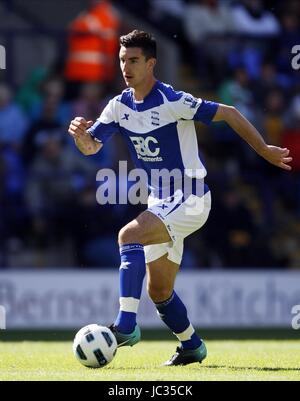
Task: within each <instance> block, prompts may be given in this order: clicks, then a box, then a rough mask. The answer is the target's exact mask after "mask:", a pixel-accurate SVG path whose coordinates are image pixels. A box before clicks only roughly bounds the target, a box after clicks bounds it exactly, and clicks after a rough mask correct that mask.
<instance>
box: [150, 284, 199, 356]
mask: <svg viewBox="0 0 300 401" xmlns="http://www.w3.org/2000/svg"><path fill="white" fill-rule="evenodd" d="M155 306H156V308H157V311H158V314H159V316H160V318H161V319H162V321H163V322H164V323H165V324H166V325H167V326H168V327H169V328H170V329H171V330H172V332H173V333H174V334H175V336H176V337H177V338H178V339H179V341H180V342H181V344H182V348H183V349H195V348H198V347H200V345H201V343H202V341H201V340H200V338H199V337H198V336H197V334H196V332H195V330H194V328H193V326H192V325H191V323H190V321H189V319H188V316H187V310H186V307H185V306H184V304H183V303H182V301H181V299H180V298H179V297H178V295H177V294H176V292H175V291H174V292H173V294H172V295H171V297H170V298H169V299H167V300H166V301H164V302H160V303H156V304H155Z"/></svg>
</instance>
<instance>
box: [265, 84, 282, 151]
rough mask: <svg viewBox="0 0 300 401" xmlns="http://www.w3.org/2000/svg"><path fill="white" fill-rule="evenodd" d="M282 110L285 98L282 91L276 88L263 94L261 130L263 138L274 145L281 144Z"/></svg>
mask: <svg viewBox="0 0 300 401" xmlns="http://www.w3.org/2000/svg"><path fill="white" fill-rule="evenodd" d="M284 110H285V100H284V95H283V93H282V91H280V90H276V89H274V90H272V91H269V92H268V93H267V94H266V95H265V107H264V113H263V132H264V133H265V139H266V140H267V141H272V143H274V145H275V146H281V145H282V133H283V129H284Z"/></svg>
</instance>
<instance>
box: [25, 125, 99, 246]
mask: <svg viewBox="0 0 300 401" xmlns="http://www.w3.org/2000/svg"><path fill="white" fill-rule="evenodd" d="M63 135H64V132H57V134H56V135H55V136H54V135H53V133H52V135H47V133H46V132H41V133H40V135H39V137H38V138H37V141H38V142H39V144H40V151H39V153H38V154H37V156H36V158H35V160H34V161H33V165H32V168H31V170H30V176H29V179H28V184H27V189H26V199H27V204H28V208H29V210H30V213H31V216H32V218H33V228H34V230H37V231H36V232H37V233H38V235H39V236H41V237H43V236H44V237H46V238H45V241H46V243H47V241H50V240H52V241H58V240H59V238H61V236H62V235H63V234H66V233H68V230H69V224H68V219H69V218H70V216H69V209H70V205H72V203H73V202H74V198H75V197H76V193H77V192H78V191H80V190H81V189H82V188H83V187H84V186H86V184H87V183H88V182H89V180H91V181H92V182H94V168H93V166H91V164H90V163H89V162H88V161H86V160H83V159H82V158H80V157H79V155H76V154H74V152H72V151H70V150H68V149H66V148H65V147H64V146H63V141H62V138H63V137H64V136H63Z"/></svg>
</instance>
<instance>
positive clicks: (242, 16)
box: [232, 0, 280, 38]
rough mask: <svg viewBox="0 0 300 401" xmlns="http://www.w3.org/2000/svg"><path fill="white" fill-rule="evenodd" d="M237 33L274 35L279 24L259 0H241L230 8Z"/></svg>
mask: <svg viewBox="0 0 300 401" xmlns="http://www.w3.org/2000/svg"><path fill="white" fill-rule="evenodd" d="M232 13H233V18H234V24H235V28H236V31H237V33H239V34H241V35H245V36H252V37H256V38H266V37H274V36H277V35H279V33H280V25H279V22H278V21H277V19H276V17H275V16H274V14H272V13H271V12H269V11H267V10H265V9H264V5H263V2H262V1H261V0H243V1H241V2H238V4H237V5H236V6H235V7H234V8H233V10H232Z"/></svg>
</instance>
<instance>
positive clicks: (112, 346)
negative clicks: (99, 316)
mask: <svg viewBox="0 0 300 401" xmlns="http://www.w3.org/2000/svg"><path fill="white" fill-rule="evenodd" d="M116 352H117V340H116V337H115V336H114V335H113V333H112V331H111V330H110V329H109V328H108V327H105V326H100V325H98V324H89V325H88V326H85V327H83V328H82V329H80V330H79V331H78V333H77V334H76V335H75V338H74V342H73V353H74V355H75V357H76V358H77V360H78V361H79V362H80V363H81V364H82V365H84V366H86V367H88V368H103V367H104V366H106V365H108V364H109V363H110V362H111V361H112V360H113V358H114V356H115V355H116Z"/></svg>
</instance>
